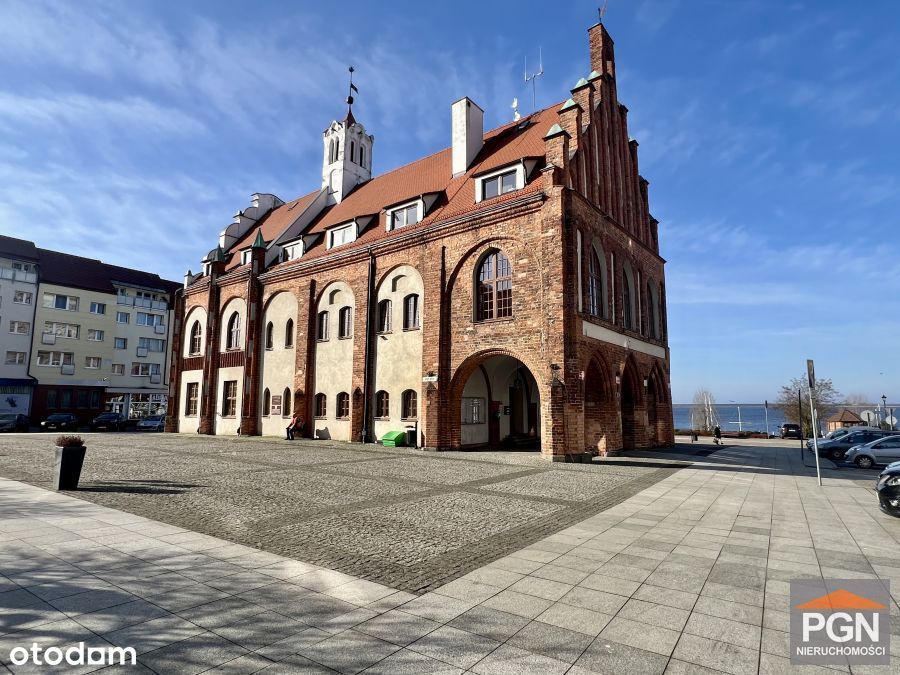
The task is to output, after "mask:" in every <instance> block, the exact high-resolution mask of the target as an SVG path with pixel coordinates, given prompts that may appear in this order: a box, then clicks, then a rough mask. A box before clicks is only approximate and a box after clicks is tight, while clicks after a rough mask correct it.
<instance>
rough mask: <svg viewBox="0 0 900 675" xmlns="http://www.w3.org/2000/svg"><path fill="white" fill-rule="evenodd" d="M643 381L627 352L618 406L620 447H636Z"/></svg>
mask: <svg viewBox="0 0 900 675" xmlns="http://www.w3.org/2000/svg"><path fill="white" fill-rule="evenodd" d="M642 389H643V382H642V379H641V377H640V370H639V368H638V365H637V363H635V360H634V356H633V355H632V354H629V355H628V357H627V358H626V359H625V363H624V364H623V366H622V374H621V382H620V384H619V407H620V410H621V415H622V447H623V448H625V449H628V448H634V447H637V444H638V443H637V442H638V438H637V428H638V422H639V421H640V420H639V419H638V410H637V409H638V408H639V407H640V405H641V404H642V403H643V396H642Z"/></svg>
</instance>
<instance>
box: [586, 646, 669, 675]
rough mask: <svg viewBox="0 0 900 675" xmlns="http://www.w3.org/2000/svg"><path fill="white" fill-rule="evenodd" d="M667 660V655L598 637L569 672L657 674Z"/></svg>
mask: <svg viewBox="0 0 900 675" xmlns="http://www.w3.org/2000/svg"><path fill="white" fill-rule="evenodd" d="M668 661H669V659H668V657H667V656H663V655H661V654H656V653H654V652H650V651H646V650H644V649H639V648H636V647H629V646H628V645H624V644H620V643H618V642H613V641H611V640H602V639H600V638H598V639H596V640H594V642H593V643H592V644H591V646H590V647H588V648H587V649H586V650H585V652H584V654H582V655H581V657H580V658H579V659H578V660H577V661H576V662H575V665H574V667H573V668H572V669H571V670H569V673H571V674H572V675H583V674H585V673H604V674H608V675H616V674H618V673H621V674H622V675H658V674H660V673H663V672H664V671H665V669H666V664H667V663H668Z"/></svg>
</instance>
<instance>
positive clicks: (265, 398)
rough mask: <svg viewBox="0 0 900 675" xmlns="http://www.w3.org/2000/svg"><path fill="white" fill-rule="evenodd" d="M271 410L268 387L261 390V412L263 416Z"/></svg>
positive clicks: (270, 396) (266, 415)
mask: <svg viewBox="0 0 900 675" xmlns="http://www.w3.org/2000/svg"><path fill="white" fill-rule="evenodd" d="M271 412H272V394H271V393H269V390H268V388H267V389H266V390H265V391H264V392H263V402H262V414H263V416H264V417H268V416H269V413H271Z"/></svg>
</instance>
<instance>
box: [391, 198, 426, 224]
mask: <svg viewBox="0 0 900 675" xmlns="http://www.w3.org/2000/svg"><path fill="white" fill-rule="evenodd" d="M419 206H420V202H418V201H416V202H413V203H412V204H404V205H402V206H398V207H397V208H395V209H391V210H390V211H388V221H387V223H388V230H396V229H398V228H400V227H405V226H406V225H412V224H414V223H418V222H419V221H420V220H422V217H421V210H420V209H419Z"/></svg>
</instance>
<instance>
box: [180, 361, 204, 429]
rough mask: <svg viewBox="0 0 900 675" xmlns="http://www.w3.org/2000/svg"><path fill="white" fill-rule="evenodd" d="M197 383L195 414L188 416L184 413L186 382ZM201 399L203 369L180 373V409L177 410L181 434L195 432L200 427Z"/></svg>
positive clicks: (185, 407)
mask: <svg viewBox="0 0 900 675" xmlns="http://www.w3.org/2000/svg"><path fill="white" fill-rule="evenodd" d="M194 382H195V383H197V385H198V386H197V392H198V394H197V398H198V401H197V414H196V415H191V416H190V417H188V416H187V415H185V414H184V411H185V410H186V409H187V390H188V384H190V383H194ZM202 399H203V371H202V370H188V371H185V372H184V373H182V375H181V395H180V396H179V397H178V403H179V405H180V406H181V409H180V410H179V411H178V432H179V433H182V434H195V433H197V429H198V428H199V427H200V408H201V406H202Z"/></svg>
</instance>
